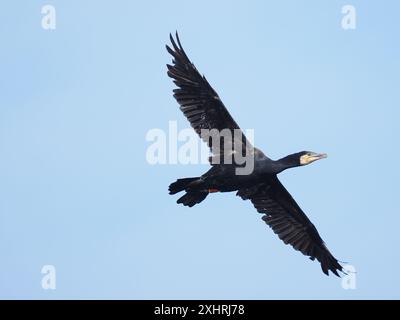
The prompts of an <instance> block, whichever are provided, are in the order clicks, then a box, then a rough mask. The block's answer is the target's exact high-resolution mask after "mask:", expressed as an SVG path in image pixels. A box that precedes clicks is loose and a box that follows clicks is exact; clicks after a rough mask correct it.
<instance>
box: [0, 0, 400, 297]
mask: <svg viewBox="0 0 400 320" xmlns="http://www.w3.org/2000/svg"><path fill="white" fill-rule="evenodd" d="M45 4H52V5H54V6H55V8H56V10H57V11H56V12H57V28H56V30H54V31H46V30H43V29H42V28H41V18H42V15H41V12H40V11H41V7H42V6H43V5H45ZM345 4H352V5H354V6H355V7H356V9H357V28H356V30H349V31H344V30H343V29H342V28H341V18H342V14H341V8H342V6H343V5H345ZM399 10H400V4H399V2H398V1H394V0H393V1H368V3H367V2H365V1H319V0H313V1H295V0H292V1H252V2H251V1H250V2H249V1H231V0H229V1H228V0H226V1H201V2H195V1H161V0H160V1H151V2H150V1H149V2H145V1H140V2H139V1H77V0H75V1H37V0H35V1H34V0H32V1H10V0H8V1H3V2H2V4H1V10H0V26H1V28H0V37H1V41H2V46H1V50H0V90H1V94H0V297H1V298H37V299H60V298H77V299H81V298H122V299H144V298H165V299H167V298H170V299H174V298H186V299H192V298H199V299H203V298H209V299H214V298H218V299H223V298H226V299H275V298H289V299H292V298H300V299H308V298H320V299H324V298H335V299H336V298H337V299H357V298H400V294H399V287H400V276H399V272H398V270H399V269H400V251H399V249H398V244H399V240H398V235H399V232H398V226H399V224H400V216H399V209H398V201H399V182H398V181H399V179H400V174H399V168H398V161H399V159H400V152H399V146H398V139H399V133H400V132H399V125H398V121H399V117H400V111H399V105H400V91H399V80H400V79H399V78H400V61H399V59H400V45H399V40H398V38H399V34H398V31H399V30H400V21H399V16H398V12H399ZM176 29H177V30H179V32H180V36H181V40H182V43H183V45H184V47H185V49H186V51H187V53H188V54H189V56H190V58H191V59H192V60H193V61H194V62H195V63H196V66H197V68H198V69H199V70H200V71H201V72H202V73H204V74H205V75H206V76H207V78H208V79H209V81H210V83H211V84H212V85H213V86H214V88H215V89H216V90H217V91H218V93H219V94H220V96H221V98H222V99H223V101H224V103H225V105H227V106H228V107H229V109H230V111H231V113H232V115H233V116H234V117H235V119H236V120H237V122H238V123H239V124H240V125H241V126H242V127H243V128H253V129H254V130H255V141H256V145H257V146H258V147H259V148H261V149H263V150H264V151H265V152H266V153H267V154H268V155H269V156H270V157H272V158H279V157H281V156H284V155H286V154H289V153H293V152H297V151H301V150H311V151H317V152H327V153H328V154H329V157H328V159H326V160H323V161H320V162H316V163H314V164H312V165H310V166H307V167H303V168H297V169H292V170H290V171H288V172H285V173H283V174H282V175H281V176H280V178H281V180H282V182H283V183H284V184H285V186H286V187H287V188H288V189H289V191H290V192H291V193H292V195H293V196H294V197H295V199H296V200H297V202H298V203H299V204H300V205H301V207H302V208H303V209H304V211H305V212H306V213H307V214H308V215H309V217H310V219H311V220H312V221H313V222H314V224H315V225H316V226H317V228H318V230H319V231H320V233H321V235H322V237H323V238H324V240H325V241H326V243H327V245H328V246H329V248H330V250H331V251H332V252H333V253H334V255H335V256H336V257H338V258H339V259H341V260H344V261H347V262H349V263H351V264H352V265H354V266H355V267H356V269H357V289H355V290H344V289H343V288H342V287H341V282H340V280H339V279H337V278H336V277H332V276H331V277H326V276H325V275H324V274H322V272H321V270H320V266H319V264H318V263H315V262H311V261H310V260H309V259H307V258H306V257H304V256H302V255H301V254H300V253H298V252H295V251H294V250H292V248H290V247H289V246H285V245H283V243H282V242H281V241H280V240H279V239H278V238H277V237H276V235H274V234H273V233H272V231H271V230H270V229H269V228H268V227H267V226H266V225H265V224H264V223H263V222H262V220H261V219H260V215H259V214H258V213H256V211H255V209H254V208H253V207H252V205H251V204H250V203H249V202H244V201H241V200H240V199H239V198H237V197H235V196H234V194H216V195H212V196H210V197H209V198H207V200H206V201H205V202H203V203H202V204H201V205H198V206H196V207H194V208H192V209H188V208H186V207H183V206H178V205H177V204H176V203H175V201H176V199H177V197H172V196H170V195H168V192H167V187H168V185H169V183H170V182H172V181H174V180H175V179H176V178H178V177H185V176H195V175H200V174H201V173H202V172H204V171H205V170H206V169H207V166H204V165H155V166H151V165H149V164H148V163H147V162H146V158H145V152H146V149H147V147H148V146H149V142H147V141H146V140H145V135H146V133H147V132H148V130H149V129H152V128H161V129H165V130H166V129H167V128H168V121H172V120H177V121H178V126H179V128H180V129H182V128H187V127H188V124H187V122H186V121H185V119H184V118H183V116H182V115H181V114H180V112H179V109H178V106H177V104H176V102H175V101H174V100H173V98H172V95H171V89H172V88H173V85H172V82H171V81H170V79H169V78H168V77H167V75H166V67H165V64H166V63H169V62H170V57H169V55H168V54H167V52H166V51H165V49H164V45H165V44H166V43H167V42H168V34H169V32H174V31H175V30H176ZM48 264H50V265H54V266H55V267H56V271H57V289H56V290H43V289H42V287H41V279H42V276H43V275H42V274H41V272H40V271H41V268H42V266H43V265H48Z"/></svg>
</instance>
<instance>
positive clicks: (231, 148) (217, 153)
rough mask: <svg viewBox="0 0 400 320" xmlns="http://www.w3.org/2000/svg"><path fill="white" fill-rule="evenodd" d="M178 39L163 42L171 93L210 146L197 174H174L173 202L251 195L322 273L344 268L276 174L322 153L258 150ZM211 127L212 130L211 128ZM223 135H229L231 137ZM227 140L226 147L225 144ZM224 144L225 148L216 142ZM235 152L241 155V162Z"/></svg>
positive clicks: (188, 203)
mask: <svg viewBox="0 0 400 320" xmlns="http://www.w3.org/2000/svg"><path fill="white" fill-rule="evenodd" d="M176 38H177V42H178V44H176V42H175V40H174V39H173V38H172V36H171V37H170V39H171V43H172V46H173V49H171V48H170V47H168V46H167V50H168V52H169V53H170V54H171V55H172V56H173V58H174V60H173V65H167V66H168V75H169V76H170V77H171V78H172V79H173V80H174V83H175V84H176V85H177V86H178V88H177V89H174V97H175V99H176V100H177V101H178V103H179V104H180V109H181V110H182V112H183V113H184V115H185V116H186V118H187V119H188V120H189V122H190V124H191V126H192V127H193V129H194V130H195V131H196V132H197V133H198V134H199V135H200V137H201V138H202V139H203V141H205V142H206V143H207V144H208V146H209V147H210V149H211V152H212V154H213V156H212V157H211V158H210V164H211V168H210V169H209V170H208V171H207V172H206V173H204V174H203V175H202V176H200V177H193V178H183V179H178V180H177V181H176V182H174V183H172V184H171V185H170V186H169V192H170V194H175V193H178V192H181V191H184V192H185V194H184V195H183V196H182V197H181V198H179V199H178V201H177V202H178V203H182V204H183V205H185V206H189V207H192V206H194V205H196V204H198V203H200V202H202V201H203V200H204V199H205V198H206V197H207V196H208V195H209V194H210V193H213V192H232V191H236V192H237V195H238V196H239V197H241V198H242V199H244V200H250V201H251V202H252V203H253V205H254V207H255V208H256V209H257V211H258V212H260V213H262V214H263V217H262V219H263V220H264V221H265V223H267V224H268V225H269V226H270V227H271V228H272V230H273V231H274V232H275V233H276V234H277V235H278V236H279V238H280V239H281V240H282V241H283V242H284V243H285V244H290V245H292V246H293V248H294V249H296V250H299V251H301V252H302V253H303V254H305V255H307V256H309V257H310V259H311V260H314V259H317V260H318V261H319V262H320V263H321V268H322V270H323V272H324V273H325V274H328V273H329V270H330V271H332V272H333V273H334V274H335V275H339V274H338V271H343V268H342V266H341V265H340V264H339V263H338V260H337V259H335V258H334V257H333V256H332V254H331V253H330V252H329V250H328V249H327V247H326V246H325V244H324V242H323V241H322V239H321V237H320V235H319V234H318V231H317V229H316V228H315V226H314V225H313V224H312V223H311V221H310V220H309V219H308V218H307V216H306V215H305V214H304V212H303V211H302V210H301V208H300V207H299V206H298V204H297V203H296V202H295V200H294V199H293V198H292V196H291V195H290V193H289V192H288V191H287V190H286V189H285V187H284V186H283V185H282V184H281V182H280V181H279V179H278V177H277V175H278V174H279V173H280V172H282V171H284V170H286V169H289V168H294V167H299V166H302V165H307V164H309V163H312V162H314V161H316V160H319V159H322V158H325V157H326V154H317V153H314V152H309V151H302V152H298V153H294V154H291V155H289V156H286V157H284V158H282V159H279V160H272V159H270V158H268V157H267V156H266V155H265V154H264V153H263V152H262V151H261V150H259V149H257V148H254V147H253V146H252V145H251V143H250V142H249V141H248V140H247V139H246V137H245V135H244V134H243V132H242V131H241V130H240V128H239V126H238V125H237V124H236V122H235V121H234V120H233V118H232V117H231V115H230V114H229V112H228V111H227V109H226V107H225V106H224V105H223V103H222V101H221V100H220V98H219V96H218V94H217V93H216V92H215V90H214V89H213V88H212V87H211V86H210V84H209V83H208V81H207V80H206V78H205V77H204V76H201V75H200V73H199V72H198V71H197V69H196V68H195V66H194V65H193V63H191V62H190V60H189V58H188V57H187V55H186V53H185V51H184V50H183V48H182V46H181V44H180V41H179V37H178V34H177V35H176ZM207 130H211V131H212V132H214V131H216V132H221V131H222V132H225V134H226V133H228V134H231V135H230V136H224V135H221V136H223V138H222V140H221V136H218V135H217V138H218V139H213V138H214V136H213V137H212V138H211V137H210V135H205V134H204V131H207ZM214 133H215V132H214ZM226 137H230V140H229V139H227V138H226ZM228 140H229V142H230V144H228V148H225V144H226V142H227V141H228ZM221 144H224V148H221ZM237 155H241V156H245V158H244V159H245V160H246V161H245V162H240V161H238V159H237V158H236V156H237ZM249 162H251V164H252V165H251V170H250V171H246V172H245V173H244V174H243V173H242V174H238V169H242V168H243V166H244V165H247V164H248V163H249Z"/></svg>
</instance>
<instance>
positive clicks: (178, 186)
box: [168, 178, 208, 207]
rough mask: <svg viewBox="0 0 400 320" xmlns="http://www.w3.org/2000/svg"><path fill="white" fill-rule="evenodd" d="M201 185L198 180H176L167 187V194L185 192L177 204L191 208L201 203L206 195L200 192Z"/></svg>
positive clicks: (204, 192) (203, 191)
mask: <svg viewBox="0 0 400 320" xmlns="http://www.w3.org/2000/svg"><path fill="white" fill-rule="evenodd" d="M201 183H202V181H201V179H200V178H183V179H178V180H176V181H175V182H174V183H171V184H170V185H169V188H168V190H169V194H175V193H178V192H181V191H186V193H185V194H184V195H183V196H182V197H180V198H179V199H178V201H177V203H182V204H183V205H184V206H188V207H193V206H194V205H195V204H197V203H200V202H202V201H203V200H204V199H205V198H206V197H207V195H208V191H205V190H201Z"/></svg>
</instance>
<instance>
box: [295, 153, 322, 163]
mask: <svg viewBox="0 0 400 320" xmlns="http://www.w3.org/2000/svg"><path fill="white" fill-rule="evenodd" d="M297 157H298V161H299V164H300V165H301V166H305V165H307V164H310V163H312V162H314V161H317V160H320V159H324V158H326V157H328V155H327V154H326V153H316V152H311V151H302V152H299V153H298V154H297Z"/></svg>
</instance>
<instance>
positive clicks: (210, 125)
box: [166, 33, 253, 157]
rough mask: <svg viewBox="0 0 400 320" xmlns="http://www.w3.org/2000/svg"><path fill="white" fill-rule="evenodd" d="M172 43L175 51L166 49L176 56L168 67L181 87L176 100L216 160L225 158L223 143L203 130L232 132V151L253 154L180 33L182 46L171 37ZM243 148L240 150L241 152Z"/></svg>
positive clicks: (177, 90) (176, 94)
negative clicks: (221, 157)
mask: <svg viewBox="0 0 400 320" xmlns="http://www.w3.org/2000/svg"><path fill="white" fill-rule="evenodd" d="M170 39H171V43H172V47H173V49H171V48H170V47H169V46H168V45H167V46H166V48H167V50H168V52H169V53H170V54H171V55H172V56H173V61H172V63H173V65H167V67H168V76H169V77H171V78H172V79H174V83H175V84H176V85H177V86H178V88H177V89H174V97H175V99H176V100H177V101H178V103H179V104H180V109H181V110H182V112H183V113H184V115H185V116H186V118H187V119H188V120H189V122H190V124H191V126H192V127H193V129H194V130H195V131H196V132H197V134H199V135H200V137H201V138H202V139H203V140H204V141H205V142H206V143H207V144H208V146H209V147H210V149H211V152H212V153H213V155H214V156H215V157H220V156H221V155H222V154H224V147H223V146H221V140H217V139H211V137H209V136H205V135H203V134H202V129H208V130H212V129H216V131H218V132H221V131H222V130H224V129H228V130H229V131H228V133H230V135H231V138H232V140H231V145H232V149H231V150H232V151H235V150H236V151H241V152H242V153H243V152H245V151H246V152H248V151H252V150H253V147H252V145H251V144H250V142H249V141H248V140H247V139H246V137H245V135H244V134H243V132H242V131H241V130H240V128H239V126H238V125H237V123H236V122H235V120H233V118H232V116H231V115H230V114H229V112H228V110H227V109H226V108H225V106H224V104H223V103H222V101H221V99H220V98H219V96H218V94H217V93H216V92H215V90H214V89H213V88H212V87H211V86H210V84H209V83H208V81H207V79H206V78H205V77H204V76H201V75H200V73H199V72H198V71H197V69H196V67H195V66H194V64H193V63H191V62H190V60H189V58H188V57H187V55H186V53H185V51H184V50H183V48H182V45H181V43H180V41H179V37H178V33H176V40H177V43H178V44H176V42H175V40H174V38H173V37H172V35H170ZM203 132H204V131H203ZM216 141H218V142H216ZM239 148H240V150H237V149H239Z"/></svg>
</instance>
